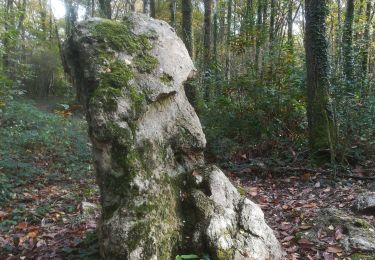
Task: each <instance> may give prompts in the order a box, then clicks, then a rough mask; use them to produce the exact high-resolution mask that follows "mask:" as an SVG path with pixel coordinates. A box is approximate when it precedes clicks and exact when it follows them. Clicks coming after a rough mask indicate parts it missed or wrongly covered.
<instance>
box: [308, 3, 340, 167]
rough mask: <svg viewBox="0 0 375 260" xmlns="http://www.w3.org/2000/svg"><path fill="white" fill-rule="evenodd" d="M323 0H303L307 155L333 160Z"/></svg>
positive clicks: (331, 115) (317, 158) (333, 132)
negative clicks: (307, 129)
mask: <svg viewBox="0 0 375 260" xmlns="http://www.w3.org/2000/svg"><path fill="white" fill-rule="evenodd" d="M326 4H327V0H305V5H306V6H305V8H306V16H305V18H306V29H305V30H306V34H305V51H306V71H307V118H308V126H309V142H310V147H311V155H312V157H313V158H314V159H315V160H316V162H318V163H320V162H323V161H324V162H326V161H327V159H328V158H329V155H331V157H330V159H331V161H332V160H333V157H334V153H335V130H334V129H335V127H334V120H333V113H332V109H331V105H330V102H329V94H328V89H329V81H328V75H329V64H328V53H327V52H328V43H327V40H326V24H325V22H326V16H327V5H326Z"/></svg>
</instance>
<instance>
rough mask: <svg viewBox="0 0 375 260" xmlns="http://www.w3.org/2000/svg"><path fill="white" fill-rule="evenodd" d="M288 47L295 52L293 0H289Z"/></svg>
mask: <svg viewBox="0 0 375 260" xmlns="http://www.w3.org/2000/svg"><path fill="white" fill-rule="evenodd" d="M287 19H288V21H287V22H288V42H287V44H288V49H289V51H290V52H293V0H289V2H288V17H287Z"/></svg>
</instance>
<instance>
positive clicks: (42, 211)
mask: <svg viewBox="0 0 375 260" xmlns="http://www.w3.org/2000/svg"><path fill="white" fill-rule="evenodd" d="M53 2H60V1H58V0H0V38H1V39H0V40H1V41H0V59H1V63H0V139H1V142H0V202H1V204H2V205H4V207H0V221H1V222H0V229H1V232H4V234H8V235H4V236H2V240H0V242H1V243H2V250H5V251H6V252H8V253H9V252H12V253H13V254H19V253H20V252H24V251H22V250H26V249H24V248H23V249H22V247H21V249H19V248H20V247H19V244H20V243H21V242H22V243H21V244H23V243H24V244H25V245H26V244H27V243H29V242H25V241H29V240H30V239H31V240H33V239H34V238H36V237H37V235H35V236H34V237H33V233H31V235H30V232H34V231H35V230H37V231H38V233H36V234H42V233H43V232H42V231H40V230H39V228H40V227H39V226H37V227H38V228H35V223H40V221H42V220H43V219H44V218H50V219H54V220H53V221H56V222H58V223H60V224H61V227H63V226H64V227H66V225H68V224H69V225H70V226H69V227H72V226H74V225H75V224H77V225H76V226H74V227H76V229H74V230H75V231H74V232H77V233H74V232H73V231H72V229H69V232H73V233H74V234H73V233H69V234H70V235H71V240H69V239H68V241H74V239H75V238H77V237H80V239H81V238H82V236H83V234H86V233H85V232H87V230H90V227H91V226H90V225H92V226H94V224H93V222H94V220H92V222H89V228H88V227H87V222H84V224H85V226H84V227H83V226H82V225H81V224H82V223H81V222H80V219H79V217H77V214H76V213H77V212H78V211H79V212H81V208H80V207H79V206H77V204H79V203H80V202H82V201H86V200H87V201H91V202H97V188H96V187H95V185H94V184H93V183H94V180H93V176H92V167H91V161H90V145H89V144H88V143H89V141H88V140H87V136H86V125H85V121H84V117H83V111H81V108H80V105H79V104H77V103H76V101H75V91H74V87H73V86H72V83H71V79H70V77H69V74H68V71H67V70H66V67H65V66H64V57H63V55H62V48H63V46H64V42H65V41H66V39H67V38H68V37H69V35H70V33H71V31H72V30H73V28H74V26H75V24H76V23H77V22H79V21H80V20H83V19H88V18H90V17H94V16H101V17H105V18H110V19H122V17H123V16H124V15H125V14H126V13H127V12H129V11H138V12H143V13H145V14H147V15H150V16H152V17H155V18H157V19H162V20H165V21H167V22H169V24H170V25H171V26H172V27H173V28H174V29H175V30H176V32H177V34H178V35H179V36H180V37H181V38H182V39H183V41H184V43H185V45H186V47H187V49H188V51H189V53H190V55H191V57H192V59H193V61H194V63H195V65H196V67H197V75H196V77H195V79H194V80H192V81H189V82H187V83H186V85H187V86H186V92H187V95H188V97H189V99H190V101H191V103H192V104H193V106H194V107H195V109H196V111H197V112H198V114H199V117H200V119H201V121H202V124H203V127H204V131H205V134H206V137H207V139H208V149H207V158H208V159H209V160H211V161H216V162H218V163H219V164H221V166H222V167H225V168H227V169H228V171H229V172H237V173H238V172H241V174H242V175H243V174H246V173H247V174H249V173H251V174H253V173H257V174H260V176H263V177H264V176H268V174H270V173H288V174H289V173H296V174H298V175H297V176H298V178H300V180H304V181H307V182H312V185H313V186H314V185H317V184H316V183H317V182H316V180H319V179H324V178H323V177H322V176H335V177H336V176H341V177H345V178H349V177H355V179H358V178H359V179H361V178H362V179H368V178H369V179H371V178H372V177H373V174H374V167H375V161H374V160H375V117H374V114H375V22H374V15H375V3H374V1H373V0H306V1H300V0H228V1H223V0H204V1H199V0H144V1H139V0H65V1H61V2H60V3H61V4H63V5H64V6H65V15H64V16H63V17H61V18H59V17H57V16H55V15H56V12H55V15H54V12H53V6H54V3H53ZM60 12H61V10H60ZM305 47H306V48H305ZM311 52H313V53H311ZM311 57H313V59H312V58H311ZM309 75H310V76H309ZM311 75H313V76H314V77H312V76H311ZM314 93H315V94H314ZM316 104H318V105H317V106H315V105H316ZM321 115H324V117H323V119H324V120H323V121H319V120H321V118H322V117H321ZM322 122H323V123H322ZM320 167H323V168H324V169H323V168H320ZM244 170H245V171H244ZM316 174H318V175H316ZM317 176H318V177H317ZM272 178H274V177H272ZM272 178H271V180H270V182H274V181H276V180H277V178H274V179H273V180H272ZM292 180H293V179H292ZM58 182H61V184H64V185H65V186H63V187H60V186H59V187H58V188H57V186H56V185H55V184H56V183H58ZM326 182H328V184H327V185H331V186H332V187H333V186H334V185H335V184H334V183H335V182H336V183H338V180H337V179H334V180H333V181H332V180H328V181H326ZM38 185H39V186H38ZM270 185H271V186H272V184H270ZM319 185H320V184H319ZM371 185H372V184H371ZM271 186H270V187H271ZM302 186H303V185H302ZM302 186H301V187H302ZM254 187H258V186H256V184H254V185H253V190H250V191H247V192H250V193H252V194H253V195H254V194H255V195H254V196H253V197H254V198H255V197H256V196H258V195H259V194H260V193H261V192H259V189H258V188H259V187H258V188H257V189H255V190H254ZM293 187H294V186H293ZM303 187H304V186H303ZM294 188H295V187H294ZM294 188H293V189H294ZM316 188H319V187H316ZM325 188H326V187H325ZM295 189H297V188H295ZM354 189H356V187H354ZM366 189H367V186H366ZM32 190H38V192H39V194H44V193H43V192H45V194H49V195H48V196H42V195H37V196H38V197H37V198H36V197H35V196H36V195H35V193H33V192H31V191H32ZM69 191H74V192H73V193H70V192H69ZM40 192H42V193H40ZM254 192H255V193H254ZM270 192H272V191H270ZM277 192H281V193H282V191H277ZM345 192H346V191H345ZM345 192H344V193H345ZM296 194H298V192H296ZM61 196H62V198H63V200H62V201H61V202H59V201H58V200H57V199H56V198H59V197H61ZM262 196H263V195H262ZM36 200H37V201H38V202H37V203H36V202H35V201H36ZM31 201H34V202H35V203H34V202H33V203H34V204H33V203H31ZM56 201H57V202H56ZM54 202H55V204H54ZM30 203H31V204H30ZM281 206H282V203H281V204H280V207H281ZM285 210H286V209H285ZM69 214H70V215H69ZM67 216H70V217H67ZM64 219H65V220H64ZM72 219H73V220H74V221H77V223H75V222H74V223H75V224H72V221H73V220H72ZM284 220H285V219H284ZM90 221H91V220H90ZM301 221H302V220H301ZM20 223H26V224H21V226H19V225H20ZM90 223H91V224H90ZM22 225H26V226H22ZM30 226H31V227H34V229H32V228H31V229H30ZM275 226H277V225H275ZM17 227H18V228H17ZM23 227H25V228H27V227H28V228H29V229H27V231H25V232H26V233H25V234H23V235H18V236H16V237H18V238H17V239H18V240H17V239H16V240H17V241H18V242H17V243H16V244H17V246H16V247H14V246H13V244H14V243H11V244H12V246H6V245H9V243H8V242H7V241H8V240H13V239H14V234H16V235H17V234H19V231H20V230H22V229H23ZM61 227H60V229H59V230H60V231H61ZM30 230H31V231H30ZM33 230H34V231H33ZM92 230H94V228H92ZM6 232H8V233H6ZM17 232H18V233H17ZM49 232H50V233H51V231H49ZM56 232H57V231H56ZM56 232H52V233H56ZM26 235H28V237H26V238H25V236H26ZM55 235H56V234H55ZM60 235H61V234H60ZM56 236H58V235H56ZM61 236H62V237H64V238H65V239H66V238H67V233H63V234H62V235H61ZM90 239H92V240H95V236H93V237H90V236H89V238H88V242H87V237H85V239H83V240H82V239H81V240H80V241H76V242H77V243H76V244H74V243H75V242H72V243H71V244H64V245H63V246H62V247H60V249H59V250H60V251H61V250H66V251H67V252H65V253H68V251H69V250H73V251H74V250H76V247H75V246H76V245H78V244H79V245H82V243H86V242H87V244H84V246H82V247H81V249H80V250H81V251H79V252H78V253H79V254H85V253H87V252H88V254H90V253H92V251H90V250H91V249H88V248H90V246H92V244H91V242H92V241H91V240H90ZM20 240H21V242H20ZM4 241H5V242H4ZM38 241H40V240H38ZM82 241H83V242H82ZM287 242H288V243H289V241H287ZM1 243H0V244H1ZM30 243H31V242H30ZM36 243H37V242H35V245H33V247H32V248H34V249H35V247H36V245H37V244H36ZM69 243H70V242H69ZM80 243H81V244H80ZM57 244H58V243H57ZM27 245H29V246H30V244H27ZM40 246H41V248H43V245H40ZM50 247H51V246H50ZM56 247H58V246H57V245H56ZM25 248H26V247H25ZM82 248H84V249H82ZM291 248H292V247H291ZM7 250H8V251H7ZM17 250H18V251H17ZM56 250H57V249H56ZM82 250H83V251H82ZM85 250H86V251H85ZM296 250H297V249H296ZM5 251H4V252H5ZM26 251H27V250H26ZM60 251H59V252H60ZM94 251H95V250H94ZM27 252H29V253H30V254H33V253H32V250H31V251H30V250H29V251H27ZM56 252H58V250H57V251H56ZM56 252H55V253H56ZM34 253H35V252H34ZM49 253H51V252H49ZM70 253H72V252H70ZM75 253H77V251H75ZM292 253H294V252H292ZM0 255H1V254H0Z"/></svg>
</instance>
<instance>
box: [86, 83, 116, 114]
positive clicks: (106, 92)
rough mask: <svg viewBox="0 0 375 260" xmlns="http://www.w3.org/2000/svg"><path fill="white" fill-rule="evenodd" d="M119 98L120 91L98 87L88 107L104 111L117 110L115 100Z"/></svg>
mask: <svg viewBox="0 0 375 260" xmlns="http://www.w3.org/2000/svg"><path fill="white" fill-rule="evenodd" d="M120 96H122V91H121V90H120V89H116V88H112V87H107V88H101V87H99V88H97V89H96V90H95V92H94V94H93V95H92V97H91V99H90V107H93V108H103V109H104V110H105V111H115V110H116V109H117V98H118V97H120Z"/></svg>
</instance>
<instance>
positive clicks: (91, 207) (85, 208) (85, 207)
mask: <svg viewBox="0 0 375 260" xmlns="http://www.w3.org/2000/svg"><path fill="white" fill-rule="evenodd" d="M80 208H81V213H82V215H83V216H90V215H92V214H93V213H94V212H95V211H96V210H97V209H98V206H97V205H96V204H94V203H90V202H86V201H82V202H81V205H80Z"/></svg>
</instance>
